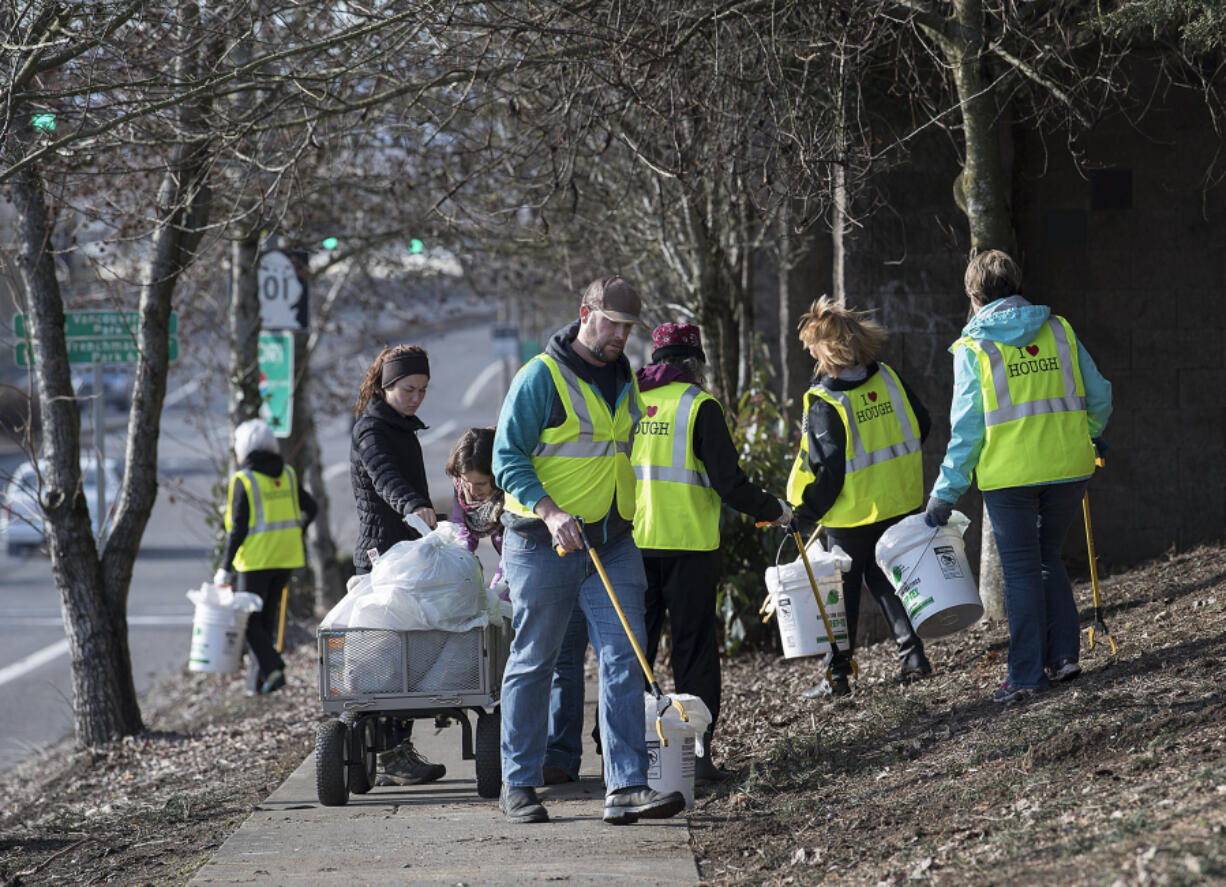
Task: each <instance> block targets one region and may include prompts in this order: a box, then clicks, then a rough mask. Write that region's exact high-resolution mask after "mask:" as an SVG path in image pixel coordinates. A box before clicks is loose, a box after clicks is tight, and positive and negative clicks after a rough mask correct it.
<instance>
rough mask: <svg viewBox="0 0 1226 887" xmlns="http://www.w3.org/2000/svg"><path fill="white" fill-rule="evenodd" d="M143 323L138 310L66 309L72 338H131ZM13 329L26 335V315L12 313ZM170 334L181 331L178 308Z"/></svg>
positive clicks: (68, 333) (173, 313)
mask: <svg viewBox="0 0 1226 887" xmlns="http://www.w3.org/2000/svg"><path fill="white" fill-rule="evenodd" d="M139 324H140V312H139V311H65V312H64V335H65V336H67V337H68V338H69V339H77V338H82V337H89V338H94V339H120V338H131V337H135V335H136V328H137V326H138V325H139ZM13 332H14V333H16V334H17V337H18V338H19V339H24V338H25V337H26V336H27V335H28V333H27V332H26V316H25V315H24V314H15V315H13ZM169 332H170V334H171V335H172V336H173V335H176V334H177V333H178V332H179V312H178V311H171V312H170V331H169Z"/></svg>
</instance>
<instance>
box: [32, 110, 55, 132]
mask: <svg viewBox="0 0 1226 887" xmlns="http://www.w3.org/2000/svg"><path fill="white" fill-rule="evenodd" d="M30 124H31V125H32V126H33V127H34V128H35V129H37V130H38V131H39V132H54V131H55V114H54V113H53V112H51V111H41V112H39V113H38V114H35V115H34V116H32V117H31V118H30Z"/></svg>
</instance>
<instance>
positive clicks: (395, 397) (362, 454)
mask: <svg viewBox="0 0 1226 887" xmlns="http://www.w3.org/2000/svg"><path fill="white" fill-rule="evenodd" d="M429 383H430V361H429V359H428V358H427V357H426V351H425V349H424V348H422V347H420V346H418V345H397V346H396V347H394V348H384V349H383V350H382V351H381V352H380V353H379V356H378V357H376V358H375V360H374V363H372V364H371V365H370V369H368V370H367V371H366V378H365V379H363V380H362V387H361V389H360V390H359V391H358V402H357V407H356V408H355V409H354V415H356V416H357V422H355V423H354V426H353V432H352V435H351V436H350V443H349V479H350V481H351V482H352V484H353V498H354V501H355V504H356V506H357V511H358V541H357V545H356V546H354V550H353V565H354V567H356V568H357V572H358V573H369V572H370V567H371V561H370V554H369V552H370V550H371V549H375V550H376V551H377V552H379V553H383V552H385V551H387V550H388V549H389V548H391V547H392V546H393V545H395V544H396V543H397V542H401V541H404V540H406V539H416V538H417V533H416V532H414V531H413V530H412V529H410V528H409V526H408V525H407V524H406V523H405V520H406V518H408V516H409V515H410V514H416V515H417V516H418V517H420V518H421V519H422V520H424V521H425V522H426V524H427V525H429V526H430V527H431V528H432V529H433V527H434V526H435V523H436V520H437V519H436V517H435V514H434V507H433V505H432V504H431V500H430V490H429V488H428V486H427V484H426V466H425V463H424V462H423V460H422V455H421V444H420V443H418V441H417V432H419V431H422V430H423V429H425V428H426V425H425V423H423V422H422V421H421V419H419V418H417V408H418V407H420V406H421V402H422V401H423V400H424V399H425V397H426V386H427V385H429Z"/></svg>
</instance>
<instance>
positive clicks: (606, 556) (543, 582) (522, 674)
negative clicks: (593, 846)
mask: <svg viewBox="0 0 1226 887" xmlns="http://www.w3.org/2000/svg"><path fill="white" fill-rule="evenodd" d="M597 554H599V556H600V559H601V561H602V563H603V564H604V568H605V572H606V573H607V574H608V576H609V580H610V581H611V582H612V584H613V589H614V591H615V592H616V593H617V597H618V600H619V601H620V603H621V606H622V611H623V612H624V613H625V614H626V619H627V620H628V621H629V623H630V627H631V629H632V630H633V631H634V634H635V637H636V638H637V639H638V641H639V643H640V644H641V643H642V641H643V638H644V637H645V635H646V632H645V631H644V628H643V593H644V590H645V589H646V587H647V579H646V576H645V575H644V573H643V558H642V556H641V555H640V554H639V550H638V548H637V547H636V546H635V544H634V539H633V538H632V537H631V536H629V535H626V536H624V537H622V538H621V539H619V540H617V541H616V542H612V543H610V544H609V545H606V546H602V547H600V548H598V549H597ZM502 557H503V564H504V568H505V573H506V577H507V581H508V583H509V584H510V586H511V606H512V607H513V609H514V615H513V617H512V624H513V626H514V628H515V638H514V640H513V641H512V642H511V655H510V657H509V658H508V659H507V666H506V671H505V673H504V674H503V678H502V781H503V782H505V783H506V784H507V785H509V786H519V787H525V786H537V785H541V784H542V783H543V781H544V780H543V779H542V776H541V770H542V767H543V766H544V761H545V747H546V743H547V741H548V733H549V716H548V712H549V702H550V692H551V685H552V682H553V674H554V666H555V665H556V663H557V660H558V654H559V652H560V651H561V649H562V646H563V641H564V640H565V638H566V635H567V632H566V628H567V625H568V624H569V623H570V620H571V615H572V613H573V612H574V610H575V605H576V603H578V606H579V608H580V609H581V610H582V611H583V616H584V618H585V620H586V622H587V631H588V637H589V638H590V640H591V643H592V646H593V648H595V650H596V658H597V663H598V665H599V674H600V739H601V745H602V746H603V749H604V778H605V789H606V791H608V792H614V791H616V790H618V789H621V788H627V787H629V786H632V785H646V784H647V742H646V736H645V729H644V723H645V721H644V716H643V672H642V670H641V668H640V666H639V663H638V659H637V657H636V656H635V654H634V647H633V646H631V644H630V641H629V639H628V638H627V637H626V633H625V631H624V629H623V628H622V625H621V622H620V620H619V619H618V617H617V611H616V610H615V609H614V608H613V604H612V603H611V602H610V601H609V597H608V594H607V593H606V592H605V588H604V584H603V583H602V582H601V581H600V576H599V574H597V572H596V570H595V568H594V567H593V565H592V560H591V558H590V557H589V556H588V555H587V553H586V552H582V551H573V552H571V553H569V554H567V555H566V556H565V557H558V555H557V553H556V552H555V551H554V550H553V548H552V547H551V546H550V545H549V543H547V542H537V541H535V540H532V539H529V538H527V537H525V536H523V535H522V534H520V533H516V532H508V533H507V534H506V538H505V540H504V541H503V548H502Z"/></svg>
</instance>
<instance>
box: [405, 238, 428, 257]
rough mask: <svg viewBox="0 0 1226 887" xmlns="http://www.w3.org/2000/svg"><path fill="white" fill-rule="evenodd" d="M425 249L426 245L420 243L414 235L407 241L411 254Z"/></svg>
mask: <svg viewBox="0 0 1226 887" xmlns="http://www.w3.org/2000/svg"><path fill="white" fill-rule="evenodd" d="M425 251H426V245H425V244H424V243H422V242H421V241H420V240H418V239H417V238H416V237H414V238H413V239H412V240H410V241H409V252H411V253H412V254H413V255H417V254H418V253H422V252H425Z"/></svg>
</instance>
